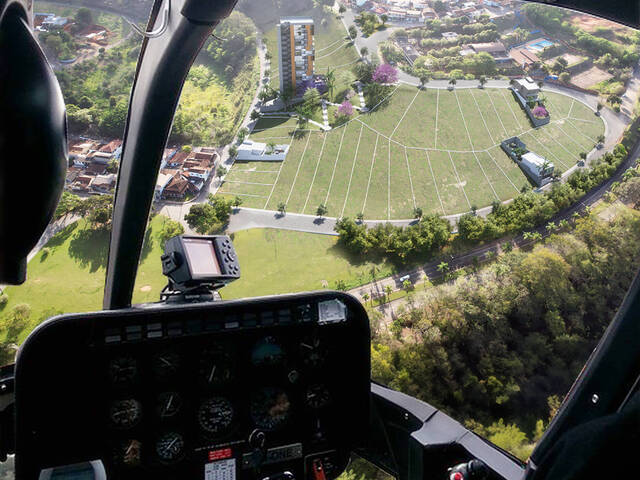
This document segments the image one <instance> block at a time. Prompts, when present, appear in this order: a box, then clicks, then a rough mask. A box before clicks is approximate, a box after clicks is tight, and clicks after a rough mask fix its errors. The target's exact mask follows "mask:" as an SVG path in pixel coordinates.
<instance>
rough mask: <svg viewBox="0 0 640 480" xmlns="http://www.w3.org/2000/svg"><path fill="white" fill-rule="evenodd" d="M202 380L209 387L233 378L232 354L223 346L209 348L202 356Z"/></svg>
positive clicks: (200, 372)
mask: <svg viewBox="0 0 640 480" xmlns="http://www.w3.org/2000/svg"><path fill="white" fill-rule="evenodd" d="M199 375H200V380H201V381H202V382H203V383H204V384H205V385H207V386H209V387H215V386H219V385H224V384H226V383H228V382H230V381H231V380H232V378H233V363H232V360H231V355H230V354H229V353H228V352H227V351H226V350H225V349H224V348H223V347H221V346H213V347H209V348H207V349H206V350H205V351H204V353H203V354H202V357H201V358H200V370H199Z"/></svg>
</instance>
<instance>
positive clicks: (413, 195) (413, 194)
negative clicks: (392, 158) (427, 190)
mask: <svg viewBox="0 0 640 480" xmlns="http://www.w3.org/2000/svg"><path fill="white" fill-rule="evenodd" d="M404 159H405V161H406V162H407V171H408V172H409V185H411V196H412V197H413V208H414V210H415V208H416V207H417V205H416V195H415V193H413V179H412V178H411V167H410V166H409V157H408V156H407V147H404Z"/></svg>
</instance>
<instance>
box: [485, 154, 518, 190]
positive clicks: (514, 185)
mask: <svg viewBox="0 0 640 480" xmlns="http://www.w3.org/2000/svg"><path fill="white" fill-rule="evenodd" d="M494 148H495V147H494ZM486 153H487V155H489V158H491V160H493V163H495V164H496V167H498V169H499V170H500V171H501V172H502V174H503V175H504V176H505V177H506V179H507V180H509V183H510V184H511V185H513V188H514V189H515V191H516V192H518V193H520V190H518V187H516V184H515V183H513V182H512V181H511V179H510V178H509V176H508V175H507V174H506V173H505V171H504V170H502V167H500V165H499V164H498V162H496V159H495V158H494V157H493V155H491V151H490V150H487V152H486ZM509 160H510V161H512V160H511V159H509Z"/></svg>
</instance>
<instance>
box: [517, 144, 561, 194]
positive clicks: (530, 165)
mask: <svg viewBox="0 0 640 480" xmlns="http://www.w3.org/2000/svg"><path fill="white" fill-rule="evenodd" d="M519 163H520V168H521V169H522V170H523V171H524V172H525V173H526V174H527V176H528V177H529V178H531V180H533V182H534V183H535V184H536V185H538V187H541V186H543V185H546V184H547V183H549V182H550V181H551V180H552V177H553V171H554V168H555V167H554V165H553V163H551V162H550V161H549V160H547V159H546V158H543V157H541V156H540V155H538V154H537V153H534V152H527V153H525V154H524V155H522V159H521V161H520V162H519Z"/></svg>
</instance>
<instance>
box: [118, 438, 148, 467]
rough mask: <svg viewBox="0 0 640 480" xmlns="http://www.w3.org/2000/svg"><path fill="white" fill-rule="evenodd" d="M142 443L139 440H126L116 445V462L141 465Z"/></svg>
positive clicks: (130, 465)
mask: <svg viewBox="0 0 640 480" xmlns="http://www.w3.org/2000/svg"><path fill="white" fill-rule="evenodd" d="M141 457H142V444H141V443H140V441H139V440H125V441H124V442H121V443H120V444H119V445H117V446H116V448H115V451H114V459H115V462H116V464H118V465H124V466H127V467H135V466H138V465H140V460H141Z"/></svg>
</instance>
